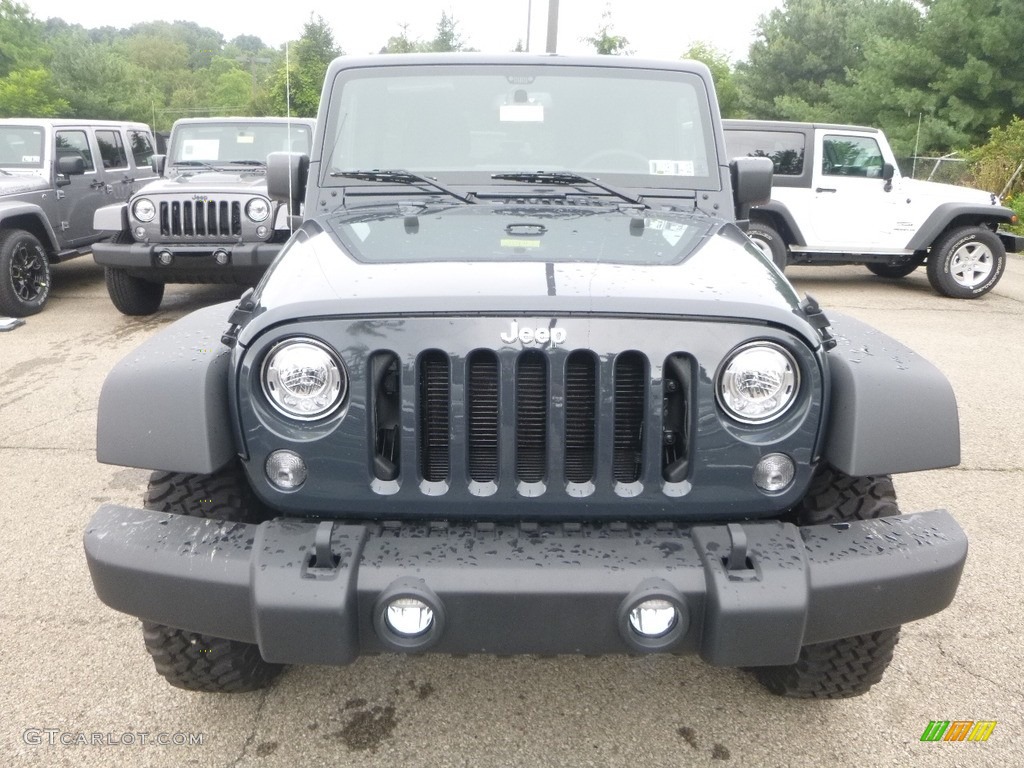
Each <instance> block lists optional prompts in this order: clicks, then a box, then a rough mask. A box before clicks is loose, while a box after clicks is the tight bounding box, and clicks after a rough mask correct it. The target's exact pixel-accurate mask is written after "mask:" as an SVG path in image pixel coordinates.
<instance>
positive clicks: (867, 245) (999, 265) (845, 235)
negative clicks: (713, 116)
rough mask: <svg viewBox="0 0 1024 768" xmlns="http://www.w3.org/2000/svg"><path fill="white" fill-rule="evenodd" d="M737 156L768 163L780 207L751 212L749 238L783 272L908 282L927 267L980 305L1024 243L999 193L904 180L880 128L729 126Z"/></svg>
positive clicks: (937, 282) (954, 292)
mask: <svg viewBox="0 0 1024 768" xmlns="http://www.w3.org/2000/svg"><path fill="white" fill-rule="evenodd" d="M723 127H724V129H725V140H726V144H727V145H728V156H729V157H740V156H750V157H768V158H770V159H771V160H772V162H773V163H774V165H775V180H774V183H773V188H772V199H771V201H770V202H769V203H767V204H765V205H761V206H757V207H756V208H754V209H753V210H752V211H751V214H750V230H749V234H750V238H751V239H752V240H753V241H754V243H755V244H756V245H757V246H758V247H759V248H761V250H762V251H764V253H765V254H766V255H767V256H769V257H771V258H772V260H774V261H775V263H776V264H777V265H778V266H779V268H780V269H782V268H785V266H786V264H864V265H866V266H867V268H868V269H869V270H871V271H872V272H873V273H875V274H876V275H880V276H882V277H893V278H897V277H905V276H906V275H909V274H910V273H911V272H913V271H914V270H915V269H917V267H919V266H920V265H922V264H924V263H927V269H928V280H929V282H930V283H931V284H932V287H933V288H935V290H936V291H938V292H939V293H941V294H943V295H944V296H950V297H953V298H958V299H974V298H977V297H978V296H982V295H984V294H986V293H988V292H989V291H990V290H992V288H993V287H995V285H996V283H997V282H999V278H1000V277H1002V274H1003V270H1004V269H1005V267H1006V252H1007V251H1011V252H1017V251H1020V250H1024V238H1019V237H1017V236H1016V235H1013V234H1011V233H1009V232H1002V231H999V229H998V227H999V225H1000V224H1003V223H1016V221H1017V218H1016V216H1015V215H1014V213H1013V211H1012V210H1010V209H1009V208H1006V207H1004V206H1002V205H1000V204H999V199H998V197H996V195H994V194H991V193H988V192H982V191H980V190H976V189H970V188H968V187H958V186H953V185H951V184H936V183H933V182H928V181H917V180H914V179H908V178H904V177H902V176H901V175H900V172H899V168H898V167H897V165H896V158H895V156H894V155H893V152H892V149H891V148H890V147H889V143H888V141H886V138H885V134H883V133H882V132H881V131H880V130H878V129H877V128H865V127H862V126H848V125H821V124H812V123H792V122H770V121H761V120H725V121H723Z"/></svg>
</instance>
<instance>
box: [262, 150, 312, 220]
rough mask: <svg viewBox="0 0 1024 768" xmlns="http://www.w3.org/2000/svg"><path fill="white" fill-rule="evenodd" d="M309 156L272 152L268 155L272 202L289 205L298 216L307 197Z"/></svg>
mask: <svg viewBox="0 0 1024 768" xmlns="http://www.w3.org/2000/svg"><path fill="white" fill-rule="evenodd" d="M308 177H309V155H307V154H304V153H302V152H271V153H270V154H269V155H267V193H268V194H269V195H270V199H271V200H276V201H277V202H279V203H287V204H288V212H289V215H292V216H297V215H298V213H299V210H300V206H301V205H302V201H303V199H304V198H305V197H306V181H307V179H308Z"/></svg>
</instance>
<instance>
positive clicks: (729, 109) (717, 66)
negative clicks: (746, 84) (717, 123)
mask: <svg viewBox="0 0 1024 768" xmlns="http://www.w3.org/2000/svg"><path fill="white" fill-rule="evenodd" d="M683 58H684V59H694V60H696V61H699V62H701V63H703V64H705V65H707V68H708V69H710V70H711V78H712V79H713V80H714V81H715V91H716V92H717V93H718V108H719V109H720V110H721V111H722V117H742V116H743V113H742V111H741V107H740V92H739V88H738V87H737V85H736V78H735V76H734V73H733V69H732V64H731V63H730V61H729V56H728V54H726V53H723V52H722V51H720V50H718V49H717V48H715V47H714V46H713V45H711V44H710V43H705V42H696V43H694V44H693V45H691V46H690V47H689V49H688V50H687V51H685V52H684V53H683Z"/></svg>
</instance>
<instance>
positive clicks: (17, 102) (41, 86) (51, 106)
mask: <svg viewBox="0 0 1024 768" xmlns="http://www.w3.org/2000/svg"><path fill="white" fill-rule="evenodd" d="M67 109H68V103H67V102H66V101H64V100H63V99H62V98H60V95H59V94H58V93H57V89H56V87H55V86H54V83H53V78H52V77H51V76H50V73H49V72H47V71H46V70H45V69H41V68H40V69H17V70H15V71H14V72H11V73H10V74H9V75H7V77H3V78H0V117H58V116H60V115H62V114H64V113H65V112H66V111H67Z"/></svg>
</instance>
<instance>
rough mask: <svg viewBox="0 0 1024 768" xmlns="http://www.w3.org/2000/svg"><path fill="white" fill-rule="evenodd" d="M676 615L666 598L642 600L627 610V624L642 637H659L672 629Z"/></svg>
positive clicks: (676, 612) (677, 614)
mask: <svg viewBox="0 0 1024 768" xmlns="http://www.w3.org/2000/svg"><path fill="white" fill-rule="evenodd" d="M678 617H679V613H678V611H676V607H675V606H674V605H673V604H672V603H670V602H669V601H668V600H644V601H643V602H642V603H640V604H639V605H637V606H636V608H634V609H633V610H631V611H630V612H629V626H630V627H632V628H633V631H634V632H636V633H637V634H638V635H642V636H643V637H661V636H662V635H664V634H667V633H668V632H670V631H671V630H672V628H673V627H674V626H675V625H676V621H678Z"/></svg>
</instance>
